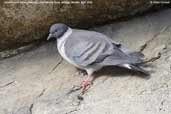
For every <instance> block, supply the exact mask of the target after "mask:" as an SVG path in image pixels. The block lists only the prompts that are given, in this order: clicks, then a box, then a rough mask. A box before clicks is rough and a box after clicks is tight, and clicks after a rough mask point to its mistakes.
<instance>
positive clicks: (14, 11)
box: [0, 0, 152, 51]
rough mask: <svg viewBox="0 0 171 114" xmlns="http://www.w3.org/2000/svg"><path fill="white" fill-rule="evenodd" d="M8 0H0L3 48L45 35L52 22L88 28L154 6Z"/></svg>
mask: <svg viewBox="0 0 171 114" xmlns="http://www.w3.org/2000/svg"><path fill="white" fill-rule="evenodd" d="M8 1H13V0H1V1H0V14H1V16H0V30H1V31H0V51H2V50H5V49H11V48H15V47H18V46H21V45H26V44H27V43H28V42H32V41H35V40H38V39H41V38H45V37H46V35H47V33H48V28H49V26H50V25H51V24H52V23H56V22H65V23H67V24H68V25H72V26H77V27H84V28H85V27H88V26H90V25H95V24H97V23H103V22H106V21H109V20H113V19H116V18H118V17H124V16H128V15H134V14H136V13H137V12H144V11H146V10H148V9H149V8H150V7H151V6H152V4H150V2H149V1H150V0H129V2H128V0H90V2H88V3H87V5H86V4H82V5H81V4H66V3H61V4H7V2H8ZM14 1H16V0H14ZM18 1H26V2H27V1H29V0H18ZM41 1H46V0H41ZM41 1H39V2H41ZM52 1H53V0H52ZM57 1H59V0H57ZM61 1H62V0H61ZM65 1H66V0H65ZM69 1H70V0H69ZM76 1H82V2H83V1H84V0H76ZM33 2H35V1H33ZM37 2H38V1H37ZM91 2H92V3H91ZM8 3H9V2H8Z"/></svg>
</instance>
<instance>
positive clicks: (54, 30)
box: [47, 23, 69, 40]
mask: <svg viewBox="0 0 171 114" xmlns="http://www.w3.org/2000/svg"><path fill="white" fill-rule="evenodd" d="M68 29H69V27H68V26H67V25H65V24H63V23H57V24H53V25H52V26H51V27H50V29H49V36H48V38H47V40H49V39H51V38H56V39H58V38H60V37H61V36H63V35H64V33H65V32H67V30H68Z"/></svg>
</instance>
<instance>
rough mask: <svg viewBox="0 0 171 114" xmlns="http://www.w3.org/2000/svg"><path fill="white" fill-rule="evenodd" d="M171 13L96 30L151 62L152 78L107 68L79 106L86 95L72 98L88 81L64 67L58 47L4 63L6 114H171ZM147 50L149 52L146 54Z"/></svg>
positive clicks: (1, 110) (0, 90) (0, 71)
mask: <svg viewBox="0 0 171 114" xmlns="http://www.w3.org/2000/svg"><path fill="white" fill-rule="evenodd" d="M170 20H171V10H170V9H169V10H165V11H161V12H158V13H154V14H150V15H146V16H144V17H139V18H134V19H132V20H130V21H124V22H120V23H115V24H110V25H105V26H102V27H97V28H93V30H95V31H99V32H102V33H104V34H106V35H108V36H110V37H111V38H112V39H114V40H115V41H118V42H121V43H124V44H126V45H127V46H128V47H130V48H132V49H135V50H140V49H141V50H142V51H143V52H144V54H145V55H146V58H148V59H149V58H153V57H155V56H156V55H157V54H159V53H160V54H161V56H160V57H159V58H158V59H156V60H154V61H151V62H149V63H148V64H149V65H150V67H147V69H148V70H150V71H151V76H150V77H148V78H145V77H140V76H139V74H136V73H133V72H129V71H128V70H125V69H118V68H113V67H112V68H111V67H107V68H105V69H102V70H101V71H99V72H98V73H97V74H96V75H97V76H98V78H96V80H95V82H94V84H93V85H92V86H91V88H90V89H89V91H87V92H86V94H85V95H84V96H83V97H84V100H78V99H77V96H78V94H79V92H80V91H76V92H73V93H70V94H69V93H68V92H69V91H70V90H71V88H72V86H73V85H78V84H79V83H80V81H81V80H82V79H83V78H84V77H83V76H80V75H78V74H76V72H77V71H76V69H75V68H74V67H73V66H72V65H70V64H68V63H67V62H65V61H62V62H61V63H60V64H59V65H58V67H57V68H56V69H55V70H54V71H52V69H53V68H54V66H55V65H56V64H57V63H58V62H59V61H60V57H59V54H58V53H57V52H56V43H55V42H49V43H46V44H42V45H41V46H39V47H37V48H36V49H32V50H31V51H29V52H26V53H22V54H20V55H17V56H15V57H12V58H8V59H4V60H1V61H0V114H170V112H171V108H170V107H171V100H170V99H171V94H170V93H171V67H170V66H171V62H170V57H171V38H170V36H171V21H170ZM142 47H144V48H143V49H142Z"/></svg>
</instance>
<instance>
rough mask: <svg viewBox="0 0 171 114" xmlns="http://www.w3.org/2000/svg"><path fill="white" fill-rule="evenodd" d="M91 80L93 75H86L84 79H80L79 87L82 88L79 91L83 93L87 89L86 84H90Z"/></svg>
mask: <svg viewBox="0 0 171 114" xmlns="http://www.w3.org/2000/svg"><path fill="white" fill-rule="evenodd" d="M92 80H93V77H92V76H89V75H88V76H86V78H85V79H84V80H82V82H81V88H82V91H81V93H82V94H84V92H85V91H86V89H87V86H89V85H90V84H91V82H92Z"/></svg>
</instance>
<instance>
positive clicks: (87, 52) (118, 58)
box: [47, 23, 148, 91]
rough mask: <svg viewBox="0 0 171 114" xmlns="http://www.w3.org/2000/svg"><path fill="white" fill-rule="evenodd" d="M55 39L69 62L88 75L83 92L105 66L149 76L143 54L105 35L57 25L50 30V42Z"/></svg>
mask: <svg viewBox="0 0 171 114" xmlns="http://www.w3.org/2000/svg"><path fill="white" fill-rule="evenodd" d="M51 38H56V40H57V48H58V51H59V53H60V55H61V56H62V57H63V58H64V59H65V60H66V61H68V62H69V63H71V64H72V65H74V66H76V67H78V68H79V69H83V70H85V71H86V72H87V76H86V78H85V79H84V80H83V81H82V82H81V87H82V91H84V90H85V89H86V87H87V86H88V85H89V84H90V82H91V81H92V80H93V76H92V74H93V73H94V72H95V71H98V70H100V69H101V68H102V67H105V66H120V67H124V68H127V69H130V70H134V71H138V72H142V73H144V74H148V72H147V71H146V70H144V69H143V68H141V66H140V64H139V63H142V62H143V60H142V56H143V54H142V53H140V52H134V51H130V50H129V49H128V48H126V47H124V46H123V45H121V44H119V43H116V42H114V41H113V40H112V39H110V38H109V37H107V36H106V35H104V34H102V33H99V32H95V31H88V30H81V29H72V28H71V27H69V26H67V25H66V24H63V23H57V24H53V25H52V26H51V27H50V30H49V36H48V38H47V40H49V39H51Z"/></svg>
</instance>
